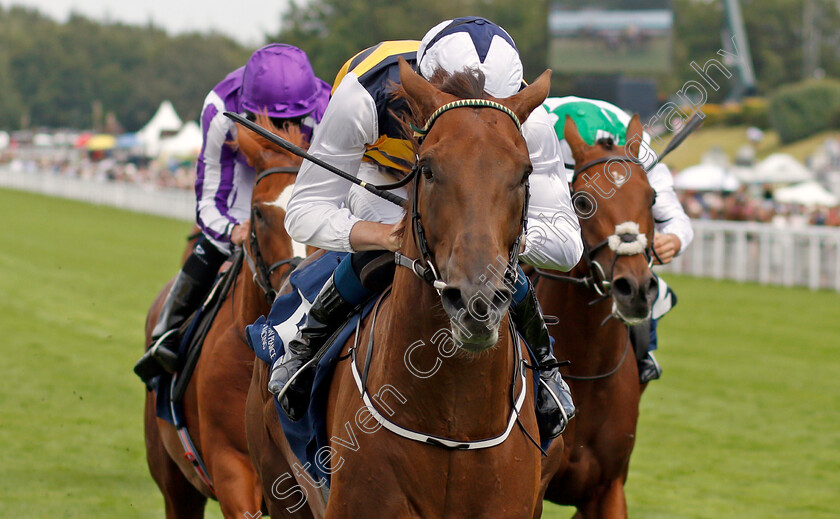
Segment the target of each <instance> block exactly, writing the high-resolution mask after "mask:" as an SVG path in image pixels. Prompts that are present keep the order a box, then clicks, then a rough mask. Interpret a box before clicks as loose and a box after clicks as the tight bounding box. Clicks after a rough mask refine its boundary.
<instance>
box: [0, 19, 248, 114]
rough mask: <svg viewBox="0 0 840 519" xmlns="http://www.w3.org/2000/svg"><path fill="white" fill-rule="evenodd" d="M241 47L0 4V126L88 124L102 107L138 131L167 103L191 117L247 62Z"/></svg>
mask: <svg viewBox="0 0 840 519" xmlns="http://www.w3.org/2000/svg"><path fill="white" fill-rule="evenodd" d="M249 55H250V49H246V48H244V47H242V46H241V45H239V44H237V43H236V42H234V41H233V40H231V39H230V38H227V37H225V36H222V35H220V34H208V35H203V34H198V33H194V34H185V35H179V36H175V37H170V36H169V35H167V33H166V32H165V31H163V30H162V29H159V28H157V27H155V26H153V25H147V26H142V27H138V26H130V25H124V24H119V23H100V22H96V21H93V20H90V19H87V18H85V17H84V16H81V15H78V14H71V15H70V17H69V19H68V20H67V22H66V23H63V24H59V23H57V22H55V21H53V20H51V19H50V18H47V17H46V16H43V15H41V14H40V13H39V12H38V11H37V10H34V9H28V8H22V7H12V8H10V9H8V10H4V9H3V8H2V7H0V128H17V127H18V126H19V122H20V119H21V116H22V115H24V114H27V115H28V116H29V118H30V119H31V124H32V125H33V126H54V127H59V126H67V127H76V128H86V127H90V126H91V124H92V120H91V117H92V110H91V106H92V104H93V103H94V102H99V103H101V105H102V110H103V111H104V112H111V113H113V114H114V116H115V117H116V119H117V120H119V121H120V122H121V123H122V124H123V125H125V127H126V129H128V130H137V129H139V127H140V126H142V125H143V124H144V123H145V122H146V121H147V120H148V119H149V118H150V117H151V116H152V115H153V114H154V111H155V110H156V109H157V107H158V105H159V104H160V102H161V101H162V100H164V99H170V100H171V101H172V103H173V104H174V105H175V108H176V110H178V113H179V114H180V115H181V116H182V117H183V118H185V119H196V118H197V117H198V114H199V112H200V110H201V105H202V102H203V101H204V97H205V96H206V95H207V92H208V91H209V90H210V89H211V88H212V87H213V86H214V85H215V84H216V83H218V82H219V81H221V80H222V79H223V78H224V76H225V75H226V74H227V73H228V72H230V71H231V70H233V69H235V68H237V67H240V66H242V65H244V64H245V62H246V61H247V60H248V56H249Z"/></svg>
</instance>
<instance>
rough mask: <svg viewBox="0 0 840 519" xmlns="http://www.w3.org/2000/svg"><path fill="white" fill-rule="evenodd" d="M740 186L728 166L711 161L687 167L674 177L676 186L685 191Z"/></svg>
mask: <svg viewBox="0 0 840 519" xmlns="http://www.w3.org/2000/svg"><path fill="white" fill-rule="evenodd" d="M739 186H740V183H739V182H738V179H737V178H735V177H734V176H733V175H732V174H731V173H729V172H728V171H727V169H726V168H724V167H723V166H720V165H717V164H710V163H704V164H698V165H696V166H691V167H688V168H685V169H684V170H682V171H680V172H679V173H678V174H677V176H676V177H674V187H675V188H676V189H680V190H684V191H735V190H737V189H738V187H739Z"/></svg>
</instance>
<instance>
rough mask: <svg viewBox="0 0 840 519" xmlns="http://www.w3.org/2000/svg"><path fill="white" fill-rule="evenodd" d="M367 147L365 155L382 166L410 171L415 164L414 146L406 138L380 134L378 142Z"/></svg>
mask: <svg viewBox="0 0 840 519" xmlns="http://www.w3.org/2000/svg"><path fill="white" fill-rule="evenodd" d="M365 148H367V151H365V155H364V157H365V158H366V159H367V160H368V161H372V162H376V163H377V164H380V165H382V166H386V167H389V168H394V169H398V170H400V171H405V172H408V171H411V168H412V166H413V165H414V147H413V146H412V144H411V142H409V141H407V140H405V139H394V138H392V137H387V136H385V135H380V136H379V138H378V139H377V140H376V142H374V143H373V144H370V145H367V146H365Z"/></svg>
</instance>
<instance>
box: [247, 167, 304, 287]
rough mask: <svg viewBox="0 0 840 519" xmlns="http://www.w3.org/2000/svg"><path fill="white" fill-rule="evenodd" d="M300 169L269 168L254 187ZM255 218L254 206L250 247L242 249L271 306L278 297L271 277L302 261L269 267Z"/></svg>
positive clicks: (297, 260) (249, 234) (286, 260)
mask: <svg viewBox="0 0 840 519" xmlns="http://www.w3.org/2000/svg"><path fill="white" fill-rule="evenodd" d="M299 169H300V167H298V166H293V167H283V168H268V169H266V170H264V171H263V172H262V173H260V174H259V175H257V179H256V181H255V182H254V187H255V188H256V186H257V185H258V184H259V183H260V181H261V180H263V179H264V178H266V177H268V176H271V175H277V174H287V175H293V174H297V172H298V170H299ZM255 216H256V207H255V206H252V207H251V228H250V231H249V233H248V244H249V246H250V247H242V249H243V251H244V253H245V260H246V261H247V262H248V266H249V267H250V268H251V272H253V273H254V278H253V279H254V284H256V285H257V286H258V287H260V289H261V290H262V291H263V294H264V295H265V300H266V302H268V304H271V303H273V302H274V299H275V297H277V290H275V289H274V287H272V286H271V275H272V274H273V273H274V271H275V270H277V269H279V268H280V267H282V266H283V265H292V266H293V267H296V266H297V264H298V263H300V262H301V259H300V258H296V257H292V258H287V259H284V260H280V261H278V262H276V263H272V264H271V265H269V264H268V263H267V262H266V261H265V258H263V255H262V251H261V249H260V242H259V240H258V239H257V231H256V230H255V225H254V223H255V222H256V219H255ZM249 248H250V252H249V250H248V249H249ZM252 254H253V256H252ZM292 270H294V269H291V270H289V272H287V273H286V275H285V276H284V279H285V277H286V276H288V275H289V274H291V272H292Z"/></svg>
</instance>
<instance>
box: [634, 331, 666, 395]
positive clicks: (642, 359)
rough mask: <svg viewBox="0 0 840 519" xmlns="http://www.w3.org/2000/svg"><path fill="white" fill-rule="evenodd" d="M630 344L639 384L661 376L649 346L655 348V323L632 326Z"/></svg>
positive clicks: (660, 369)
mask: <svg viewBox="0 0 840 519" xmlns="http://www.w3.org/2000/svg"><path fill="white" fill-rule="evenodd" d="M629 333H630V343H631V344H633V349H634V350H635V353H636V366H637V367H638V368H639V384H647V383H648V382H650V381H651V380H656V379H658V378H659V377H661V376H662V368H661V367H660V366H659V363H658V362H656V357H654V356H653V350H652V349H651V344H653V346H656V343H655V342H654V341H655V340H656V321H654V320H652V319H648V320H647V321H645V322H643V323H639V324H636V325H633V326H631V327H630V329H629Z"/></svg>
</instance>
